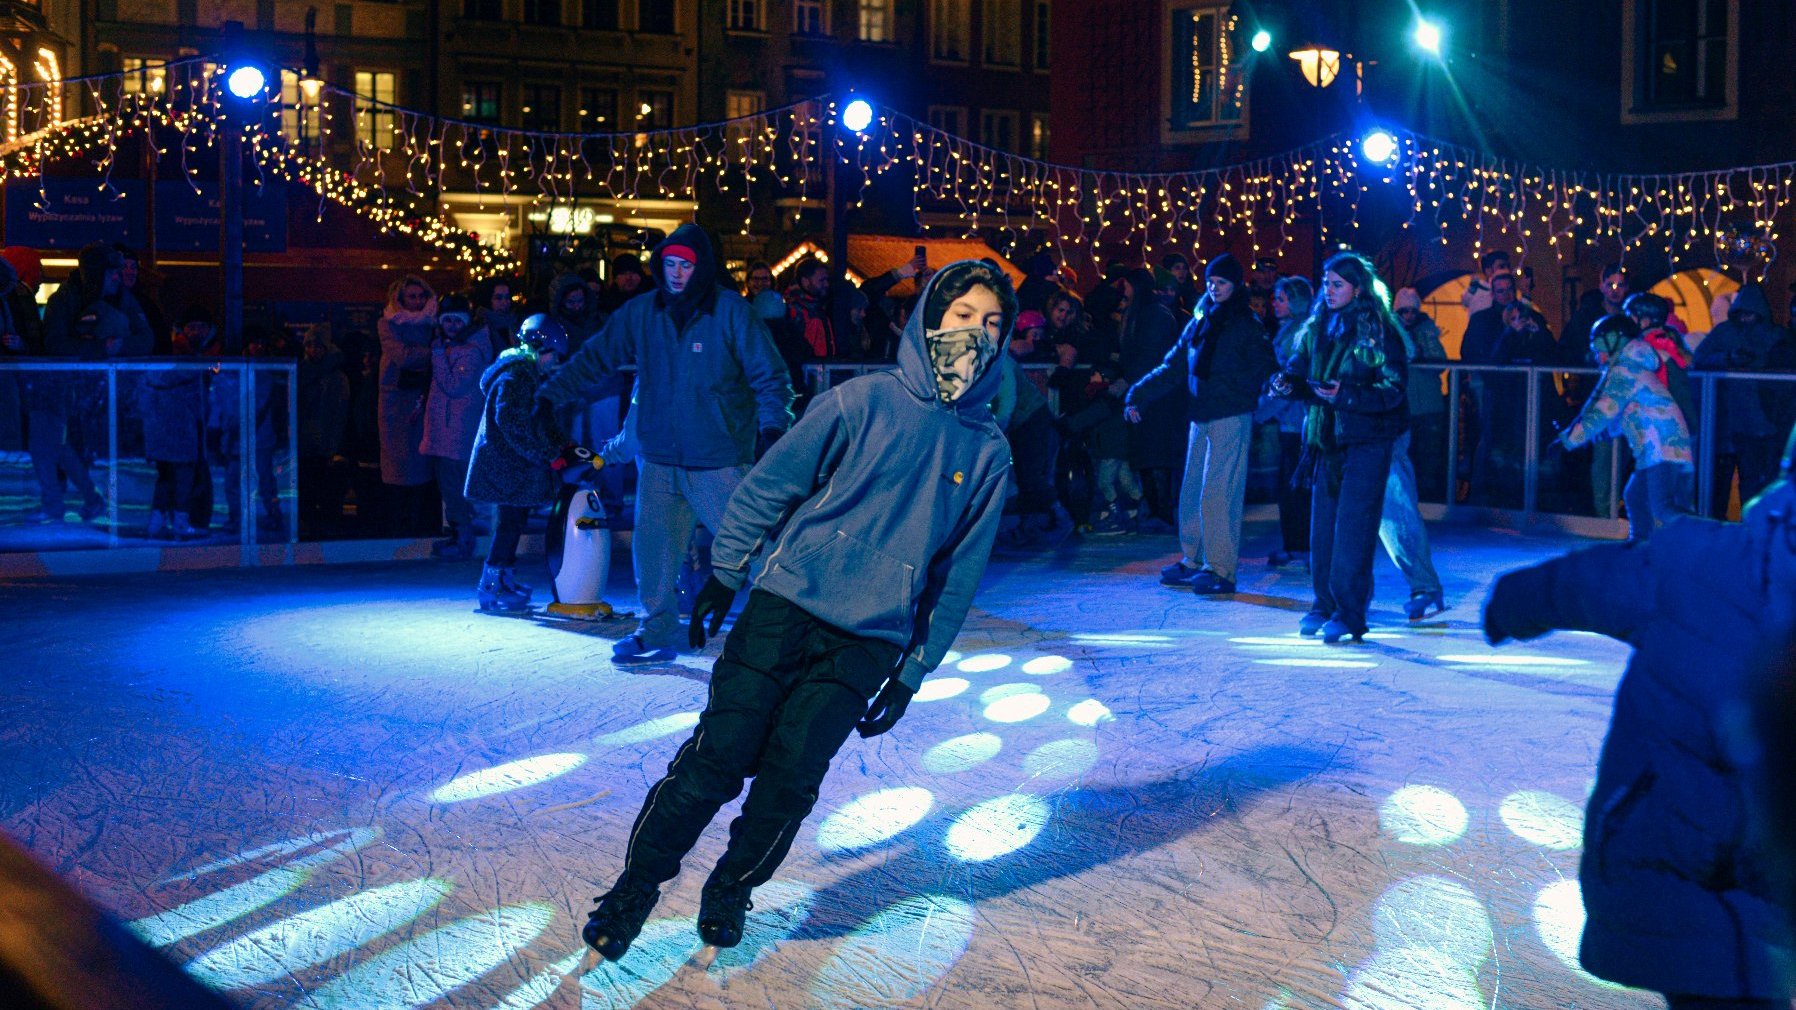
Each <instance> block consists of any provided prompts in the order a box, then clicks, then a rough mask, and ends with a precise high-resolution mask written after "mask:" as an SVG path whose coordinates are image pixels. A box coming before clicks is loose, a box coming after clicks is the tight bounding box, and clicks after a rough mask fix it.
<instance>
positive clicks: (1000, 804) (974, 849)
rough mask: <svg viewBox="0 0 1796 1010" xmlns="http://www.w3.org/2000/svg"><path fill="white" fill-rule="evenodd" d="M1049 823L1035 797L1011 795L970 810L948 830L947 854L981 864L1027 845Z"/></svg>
mask: <svg viewBox="0 0 1796 1010" xmlns="http://www.w3.org/2000/svg"><path fill="white" fill-rule="evenodd" d="M1047 823H1048V805H1047V804H1046V803H1044V802H1042V800H1041V798H1040V797H1038V796H1029V795H1026V794H1024V793H1011V794H1010V795H1008V796H1000V797H998V798H997V799H994V800H986V801H985V802H984V803H981V804H979V805H978V806H976V807H972V808H971V809H969V810H967V811H966V812H965V813H963V814H961V815H960V816H959V817H957V818H955V820H954V824H953V825H952V826H950V827H949V828H948V852H949V854H950V855H952V856H953V857H954V858H956V859H959V860H961V861H962V862H968V863H979V862H984V861H985V860H988V859H996V858H998V857H999V856H1002V855H1006V854H1008V853H1011V852H1015V851H1016V850H1018V849H1020V848H1022V847H1023V846H1025V845H1028V844H1029V843H1030V842H1032V841H1034V840H1035V836H1036V835H1038V834H1040V833H1041V829H1042V828H1043V827H1045V826H1046V825H1047Z"/></svg>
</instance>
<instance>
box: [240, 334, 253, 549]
mask: <svg viewBox="0 0 1796 1010" xmlns="http://www.w3.org/2000/svg"><path fill="white" fill-rule="evenodd" d="M235 364H236V366H237V519H238V523H237V542H238V543H239V544H240V545H242V547H243V552H244V554H245V560H246V561H247V560H248V557H247V556H248V554H249V552H250V550H251V548H254V547H255V546H256V519H257V516H256V492H255V488H256V373H255V370H254V369H252V368H250V365H249V362H247V361H243V360H239V361H237V362H235Z"/></svg>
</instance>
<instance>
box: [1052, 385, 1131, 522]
mask: <svg viewBox="0 0 1796 1010" xmlns="http://www.w3.org/2000/svg"><path fill="white" fill-rule="evenodd" d="M1085 374H1086V375H1087V376H1089V382H1090V385H1091V386H1092V387H1094V388H1092V389H1091V391H1090V392H1089V393H1088V394H1086V395H1084V396H1082V397H1081V399H1082V401H1083V405H1082V406H1079V407H1078V408H1077V409H1076V410H1075V411H1074V412H1073V413H1071V414H1069V415H1068V416H1067V418H1066V419H1065V420H1064V421H1063V422H1062V424H1063V426H1064V428H1065V429H1066V431H1067V433H1068V435H1069V436H1070V437H1073V438H1078V439H1081V440H1082V441H1083V445H1084V449H1085V453H1086V455H1087V456H1088V457H1089V458H1090V460H1091V470H1092V478H1091V482H1092V494H1093V495H1094V496H1095V497H1096V498H1097V500H1098V503H1099V512H1098V514H1097V516H1096V517H1095V519H1094V520H1093V522H1092V525H1091V532H1092V533H1093V534H1094V535H1096V536H1101V537H1103V536H1115V535H1117V534H1119V533H1133V532H1135V524H1136V521H1137V519H1138V512H1139V510H1140V508H1141V482H1140V481H1139V480H1137V479H1136V477H1135V471H1134V469H1133V468H1131V467H1130V466H1129V459H1128V456H1129V423H1128V422H1127V421H1126V420H1124V419H1123V398H1124V397H1125V396H1127V395H1128V392H1129V384H1128V383H1127V382H1125V381H1123V378H1122V375H1121V374H1120V373H1118V372H1117V371H1116V366H1114V365H1110V366H1106V367H1104V368H1096V369H1088V370H1086V372H1085Z"/></svg>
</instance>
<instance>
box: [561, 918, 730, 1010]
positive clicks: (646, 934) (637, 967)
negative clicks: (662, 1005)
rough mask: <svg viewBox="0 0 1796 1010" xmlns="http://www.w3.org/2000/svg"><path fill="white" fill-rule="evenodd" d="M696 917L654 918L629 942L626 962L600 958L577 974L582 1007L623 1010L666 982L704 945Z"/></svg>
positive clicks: (596, 1009)
mask: <svg viewBox="0 0 1796 1010" xmlns="http://www.w3.org/2000/svg"><path fill="white" fill-rule="evenodd" d="M697 927H698V919H697V917H696V916H690V915H689V916H686V917H685V918H683V919H655V920H653V921H651V922H650V923H649V924H648V925H646V926H644V927H642V932H641V933H639V934H637V937H636V940H635V942H634V943H631V944H630V960H629V962H628V963H622V962H618V961H606V960H604V959H602V958H601V959H599V963H598V967H596V968H594V969H593V970H591V971H589V972H587V973H586V974H584V975H582V976H580V1007H581V1010H588V1008H592V1010H600V1008H603V1010H625V1008H628V1007H633V1006H635V1005H636V1004H638V1003H640V1002H642V1001H643V1000H644V999H646V998H648V995H649V994H650V993H652V992H654V991H655V990H656V989H659V988H661V987H662V986H664V985H666V984H667V983H668V982H669V981H670V980H671V979H672V978H673V977H674V976H675V975H676V974H678V973H679V971H680V969H681V968H684V967H685V966H686V964H687V962H689V961H691V960H692V955H694V954H696V953H698V951H699V948H700V947H702V946H704V941H702V940H700V939H699V938H698V928H697Z"/></svg>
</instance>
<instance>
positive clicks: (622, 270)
mask: <svg viewBox="0 0 1796 1010" xmlns="http://www.w3.org/2000/svg"><path fill="white" fill-rule="evenodd" d="M640 273H642V259H641V257H639V256H637V255H636V254H635V253H624V254H622V255H620V256H618V257H617V258H615V259H613V260H612V261H611V276H613V277H616V276H617V275H618V274H640Z"/></svg>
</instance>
